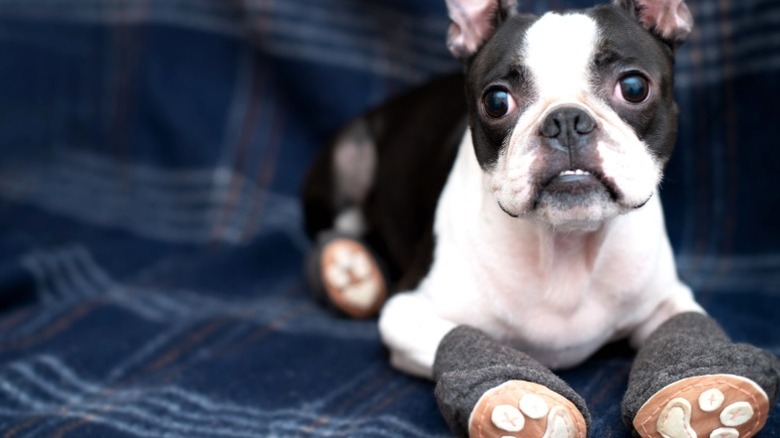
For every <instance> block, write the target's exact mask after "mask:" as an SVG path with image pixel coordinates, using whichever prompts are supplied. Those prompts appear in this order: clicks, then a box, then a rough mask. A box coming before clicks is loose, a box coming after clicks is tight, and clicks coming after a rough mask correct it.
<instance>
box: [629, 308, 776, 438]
mask: <svg viewBox="0 0 780 438" xmlns="http://www.w3.org/2000/svg"><path fill="white" fill-rule="evenodd" d="M778 389H780V364H779V363H778V361H777V359H776V358H775V357H774V356H773V355H772V354H770V353H768V352H766V351H763V350H761V349H759V348H756V347H754V346H751V345H747V344H736V343H733V342H732V341H731V340H730V339H729V337H728V336H727V335H726V334H725V333H724V332H723V330H722V329H721V328H720V327H719V326H718V324H717V323H716V322H715V321H714V320H712V318H710V317H708V316H706V315H704V314H701V313H698V312H687V313H681V314H678V315H676V316H673V317H672V318H670V319H669V320H668V321H666V322H665V323H663V324H662V325H661V326H660V327H658V328H657V329H656V330H655V331H654V332H653V333H652V334H651V335H650V336H649V337H648V338H647V339H646V340H644V341H643V342H642V344H641V346H640V349H639V352H638V355H637V357H636V359H635V362H634V365H633V368H632V370H631V376H630V379H629V387H628V391H627V392H626V395H625V398H624V400H623V416H624V420H625V421H626V423H628V424H632V423H633V426H634V428H635V430H636V431H637V432H638V433H639V435H640V436H641V437H643V438H649V437H657V436H659V434H660V436H664V437H667V438H692V437H716V438H737V437H739V438H749V437H752V436H754V435H755V434H756V433H757V432H758V431H759V430H760V429H761V428H762V427H763V425H764V422H765V421H766V418H767V414H768V411H769V409H770V408H771V406H772V404H773V403H774V400H775V397H776V395H777V392H778Z"/></svg>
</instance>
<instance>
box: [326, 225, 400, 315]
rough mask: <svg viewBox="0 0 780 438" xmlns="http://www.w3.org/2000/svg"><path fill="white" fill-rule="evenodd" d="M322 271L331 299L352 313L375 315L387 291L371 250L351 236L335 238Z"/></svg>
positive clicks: (330, 243) (327, 250)
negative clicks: (351, 238)
mask: <svg viewBox="0 0 780 438" xmlns="http://www.w3.org/2000/svg"><path fill="white" fill-rule="evenodd" d="M321 260H322V262H321V266H320V268H321V274H322V279H323V285H324V287H325V291H326V292H327V294H328V296H329V297H330V300H331V301H332V302H333V304H334V305H336V307H338V308H339V309H340V310H341V311H343V312H344V313H346V314H347V315H349V316H352V317H355V318H367V317H371V316H373V315H375V314H376V313H377V312H378V311H379V309H380V307H381V306H382V303H384V301H385V298H386V297H387V290H386V286H385V282H384V278H383V277H382V273H381V271H380V270H379V266H378V265H377V263H376V261H375V260H374V257H373V255H372V254H371V252H369V251H368V249H367V248H366V247H364V246H363V245H361V244H360V243H358V242H355V241H354V240H350V239H343V238H342V239H334V240H332V241H330V242H328V244H327V245H326V246H325V247H324V248H323V250H322V259H321Z"/></svg>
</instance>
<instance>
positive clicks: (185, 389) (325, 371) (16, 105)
mask: <svg viewBox="0 0 780 438" xmlns="http://www.w3.org/2000/svg"><path fill="white" fill-rule="evenodd" d="M521 3H523V4H522V7H524V8H525V9H526V10H532V11H536V12H540V11H543V10H546V9H547V8H551V7H553V8H554V7H568V6H589V5H591V1H589V0H588V1H586V0H549V1H548V0H535V1H533V2H528V1H526V2H521ZM530 3H533V4H530ZM689 3H690V5H691V8H692V9H693V12H694V13H695V16H696V18H697V24H698V26H697V30H696V32H695V33H694V35H693V37H692V39H691V40H690V41H689V42H688V43H687V44H686V45H685V46H683V48H682V49H681V50H680V52H679V58H678V66H677V68H678V71H679V76H678V86H677V93H678V99H679V103H680V107H681V129H680V136H679V142H678V148H677V151H676V155H675V156H674V158H673V160H672V162H671V164H670V168H669V172H668V174H667V176H666V179H665V182H664V184H663V191H662V193H663V197H664V201H665V207H666V213H667V218H668V228H669V233H670V235H671V237H672V241H673V244H674V246H675V250H676V254H677V256H678V262H679V267H680V271H681V275H682V276H683V278H685V280H686V281H688V282H689V284H691V285H692V286H693V287H694V288H695V289H696V291H697V295H698V298H699V299H700V301H701V302H702V303H703V305H704V306H705V307H706V308H707V309H708V310H709V311H710V312H711V313H712V314H713V315H714V316H715V317H716V318H717V319H719V320H720V321H721V323H722V324H723V325H724V326H725V327H726V329H727V331H728V332H729V333H730V334H731V335H732V336H733V337H734V338H735V339H738V340H743V341H749V342H752V343H754V344H757V345H759V346H762V347H765V348H768V349H769V350H771V351H773V352H774V353H775V354H780V328H779V327H778V318H780V220H778V213H780V189H778V171H780V143H778V140H777V139H778V135H777V133H776V132H775V128H777V127H778V122H777V117H778V114H780V2H778V1H777V0H691V1H689ZM447 24H448V23H447V19H446V15H445V11H444V2H443V1H442V0H381V1H379V0H377V1H361V0H284V1H267V0H186V1H185V0H122V1H112V0H79V1H78V2H75V1H72V2H68V1H62V0H0V436H2V437H65V436H68V437H70V436H78V437H162V436H167V437H265V436H275V437H296V436H313V437H325V436H331V437H333V436H335V437H339V436H342V437H347V436H349V437H352V436H356V437H374V436H376V437H399V436H405V437H406V436H408V437H415V436H419V437H423V436H425V437H429V436H447V435H448V431H447V429H446V426H445V425H444V423H443V421H442V420H441V419H440V417H439V414H438V412H437V409H436V406H435V401H434V399H433V396H432V385H431V383H429V382H427V381H422V380H417V379H413V378H410V377H407V376H404V375H402V374H400V373H398V372H396V371H394V370H393V369H391V368H390V367H389V365H388V362H387V353H386V352H385V350H384V349H383V347H382V345H381V343H380V340H379V338H378V334H377V328H376V322H375V321H353V320H348V319H343V318H340V317H338V316H336V315H334V314H333V313H331V312H329V311H327V310H326V309H323V308H321V307H320V306H318V305H317V304H316V303H315V302H314V300H313V299H312V298H311V297H310V293H309V291H308V290H307V288H306V286H305V283H304V281H303V276H302V267H301V261H302V257H303V255H304V254H305V252H306V250H307V248H308V247H309V245H310V243H309V242H308V241H307V239H306V237H305V235H304V233H303V232H302V224H301V208H300V205H299V201H298V197H297V193H298V190H299V186H300V181H301V177H302V175H303V173H304V172H305V170H306V168H307V166H308V164H309V163H310V162H311V160H312V158H313V157H314V155H315V154H316V153H317V152H318V151H319V150H320V149H321V148H322V147H323V145H324V144H325V141H326V139H327V138H328V136H329V135H332V134H333V133H334V132H335V130H336V129H337V128H338V127H339V126H340V125H341V124H342V123H344V122H345V121H346V120H348V119H349V118H350V117H352V116H354V115H356V114H358V113H359V112H360V111H362V110H365V109H367V108H369V107H372V106H374V105H377V104H378V103H380V102H382V101H384V100H385V99H387V98H389V97H391V96H393V95H395V94H397V93H399V92H401V91H403V90H406V89H408V88H409V87H411V86H413V85H415V84H419V83H421V82H422V81H424V80H426V79H427V78H430V77H431V76H433V75H436V74H439V73H444V72H450V71H453V70H456V69H457V68H458V66H457V65H456V63H455V62H454V61H453V60H451V59H450V56H449V54H448V53H447V51H446V48H445V47H444V42H443V41H444V35H445V32H446V28H447ZM630 359H631V353H630V352H628V351H626V350H625V349H624V348H622V347H620V346H618V347H613V348H608V349H606V350H605V351H603V352H601V353H599V354H598V355H597V356H596V357H594V358H593V359H592V360H590V361H588V362H587V363H586V364H585V365H583V366H581V367H578V368H576V369H574V370H571V371H568V372H565V373H564V374H563V376H564V377H565V378H566V379H567V380H568V381H569V382H570V383H571V384H572V386H573V387H574V388H575V389H576V390H578V391H579V392H580V393H582V394H583V396H584V397H585V398H586V399H587V400H588V402H589V403H590V407H591V409H592V412H593V415H594V425H593V426H594V436H595V437H600V438H601V437H627V436H629V434H628V432H627V429H626V428H625V427H624V426H623V425H622V424H621V423H620V420H619V401H620V397H621V394H622V392H623V391H624V390H625V387H626V381H627V375H628V370H629V366H630ZM772 415H773V416H772V417H771V418H770V421H769V424H768V426H767V428H766V429H765V431H764V432H762V434H761V435H760V436H762V437H774V436H780V408H778V406H775V408H774V411H773V414H772Z"/></svg>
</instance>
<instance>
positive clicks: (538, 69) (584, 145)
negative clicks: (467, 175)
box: [448, 0, 690, 229]
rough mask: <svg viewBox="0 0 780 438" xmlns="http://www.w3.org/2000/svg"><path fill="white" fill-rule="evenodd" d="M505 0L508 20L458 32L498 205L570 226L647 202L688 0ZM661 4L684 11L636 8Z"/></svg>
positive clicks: (672, 124)
mask: <svg viewBox="0 0 780 438" xmlns="http://www.w3.org/2000/svg"><path fill="white" fill-rule="evenodd" d="M455 1H456V0H452V1H451V2H450V3H448V4H449V5H450V7H451V9H450V11H451V16H452V15H453V13H452V12H453V11H452V5H453V3H454V2H455ZM464 1H466V0H464ZM475 1H476V0H471V1H470V3H474V2H475ZM472 6H473V5H472ZM494 6H495V5H494ZM498 6H500V7H499V8H498V9H495V8H494V9H493V10H494V11H499V12H498V13H497V14H495V15H493V16H492V20H493V21H492V23H497V22H500V25H498V26H496V28H495V29H492V30H491V28H490V24H488V25H487V28H484V27H483V31H484V29H488V30H487V31H484V33H487V34H490V35H491V36H490V37H488V38H484V40H485V41H484V43H483V44H481V45H480V44H473V47H472V48H471V49H467V48H464V46H462V45H461V46H457V45H456V47H454V48H453V40H456V39H457V37H463V33H460V34H458V32H459V31H462V30H463V29H465V28H467V27H468V26H467V25H466V26H458V27H457V28H456V29H455V31H454V32H455V34H456V35H455V38H453V31H452V30H451V34H450V47H451V49H453V53H455V54H456V56H459V57H460V58H461V59H462V60H463V61H464V64H465V66H466V77H467V80H466V84H467V85H466V96H467V99H468V102H469V110H470V114H469V117H470V126H471V130H472V136H473V143H474V147H475V152H476V156H477V159H478V161H479V163H480V166H481V167H482V169H483V170H484V172H485V177H486V178H487V185H488V187H489V188H490V190H491V191H492V193H493V196H494V197H495V200H496V202H497V203H498V205H499V206H500V207H501V208H502V209H503V210H504V211H505V212H506V213H507V214H509V215H511V216H523V217H533V218H536V219H539V220H542V221H544V222H547V223H549V224H551V225H553V226H555V227H558V228H563V229H583V228H585V229H587V228H592V227H594V226H597V225H598V224H599V223H601V222H602V221H604V220H606V219H608V218H610V217H613V216H615V215H617V214H620V213H625V212H628V211H631V210H634V209H636V208H639V207H641V206H642V205H644V204H645V203H646V202H647V201H648V200H649V199H650V197H652V196H653V194H654V193H655V190H656V187H657V185H658V183H659V182H660V179H661V174H662V170H663V167H664V165H665V164H666V162H667V160H668V158H669V155H670V154H671V151H672V149H673V146H674V141H675V136H676V123H677V122H676V120H677V107H676V104H675V102H674V99H673V80H672V75H673V67H674V58H673V56H674V53H673V52H674V49H673V48H674V47H675V46H676V45H677V44H679V43H680V42H681V41H682V39H683V38H684V37H685V35H687V31H688V30H690V14H689V13H687V7H685V4H684V3H682V2H681V0H676V1H675V0H657V1H654V0H645V1H644V4H641V5H637V4H635V3H634V2H631V1H625V0H624V1H618V2H616V3H615V4H609V5H602V6H598V7H595V8H591V9H587V10H583V11H569V12H564V13H548V14H545V15H543V16H541V17H536V16H531V15H519V14H515V13H513V10H512V8H513V7H514V5H513V4H511V3H509V4H506V3H503V4H501V3H498ZM653 6H657V7H660V6H664V7H667V6H668V7H671V8H675V9H674V12H675V13H677V18H675V19H674V20H673V22H671V23H670V22H669V21H668V20H669V19H668V17H666V16H664V17H656V18H652V17H651V18H648V17H643V16H642V15H638V14H640V12H638V11H645V12H646V11H648V10H652V7H653ZM502 8H503V9H502ZM667 12H669V11H667V10H662V11H661V13H662V14H665V13H667ZM680 16H682V19H681V18H680ZM482 18H485V17H484V16H483V17H482ZM664 19H665V20H667V21H666V22H664V21H663V20H664ZM648 20H650V21H649V22H650V23H651V24H646V23H645V22H646V21H648ZM455 23H456V24H457V22H456V21H455ZM456 24H454V26H455V25H456ZM468 24H470V25H473V23H468ZM664 26H666V28H664ZM680 27H683V29H680ZM461 39H462V38H461Z"/></svg>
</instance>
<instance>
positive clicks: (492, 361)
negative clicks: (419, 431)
mask: <svg viewBox="0 0 780 438" xmlns="http://www.w3.org/2000/svg"><path fill="white" fill-rule="evenodd" d="M433 374H434V380H435V381H436V400H437V402H438V403H439V409H440V410H441V412H442V415H443V416H444V418H445V420H446V421H447V424H448V425H449V426H450V428H451V429H452V431H453V432H455V433H456V434H457V435H458V436H467V435H468V422H469V415H470V414H471V411H472V410H473V409H474V406H475V405H476V404H477V402H478V401H479V398H480V397H481V396H482V394H484V393H485V392H487V391H488V390H490V389H492V388H494V387H496V386H498V385H500V384H502V383H504V382H507V381H510V380H523V381H527V382H533V383H538V384H540V385H543V386H545V387H547V388H549V389H551V390H552V391H554V392H556V393H558V394H560V395H562V396H564V397H566V398H567V399H568V400H570V401H571V402H572V403H574V405H575V406H576V407H577V408H578V409H579V410H580V412H582V414H583V416H584V417H585V421H586V422H587V423H588V424H590V415H589V414H588V409H587V407H586V405H585V401H584V400H583V399H582V397H580V396H579V395H578V394H577V393H576V392H574V390H573V389H571V388H570V387H569V385H567V384H566V383H565V382H564V381H563V380H561V379H560V378H559V377H558V376H556V375H555V374H553V373H552V371H550V370H549V369H548V368H547V367H545V366H544V365H542V364H540V363H539V362H537V361H536V360H534V359H532V358H530V357H529V356H528V355H526V354H524V353H522V352H520V351H517V350H515V349H513V348H510V347H507V346H504V345H501V344H500V343H498V342H496V341H495V340H493V339H491V338H490V337H488V336H487V335H485V334H484V333H482V332H481V331H479V330H477V329H474V328H472V327H468V326H459V327H456V328H455V329H453V330H452V331H451V332H450V333H448V334H447V336H445V337H444V339H443V340H442V342H441V343H440V344H439V348H438V350H437V351H436V360H435V362H434V366H433Z"/></svg>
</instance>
